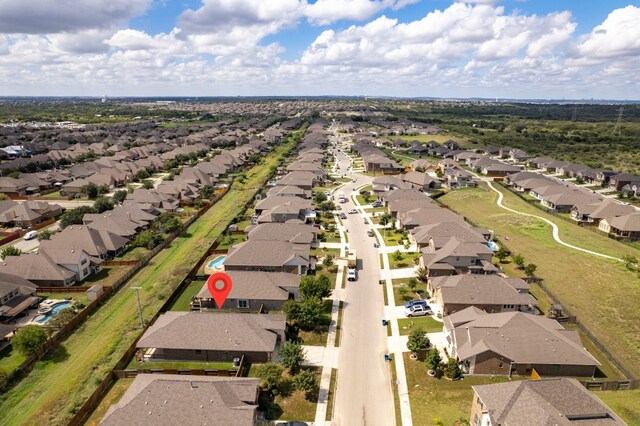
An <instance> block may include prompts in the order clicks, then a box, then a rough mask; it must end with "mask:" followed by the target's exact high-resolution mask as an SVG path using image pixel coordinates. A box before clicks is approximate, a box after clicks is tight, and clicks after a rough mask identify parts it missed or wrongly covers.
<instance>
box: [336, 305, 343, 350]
mask: <svg viewBox="0 0 640 426" xmlns="http://www.w3.org/2000/svg"><path fill="white" fill-rule="evenodd" d="M342 308H343V306H342V301H340V303H339V305H338V320H337V321H336V340H335V342H334V346H335V347H336V348H337V347H339V346H340V336H341V335H342Z"/></svg>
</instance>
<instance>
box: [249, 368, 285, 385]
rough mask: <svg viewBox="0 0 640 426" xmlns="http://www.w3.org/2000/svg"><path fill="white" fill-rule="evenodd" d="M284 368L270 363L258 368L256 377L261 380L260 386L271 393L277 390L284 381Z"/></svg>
mask: <svg viewBox="0 0 640 426" xmlns="http://www.w3.org/2000/svg"><path fill="white" fill-rule="evenodd" d="M283 371H284V368H282V366H280V365H278V364H275V363H273V362H269V363H267V364H262V365H261V366H259V367H258V368H257V371H256V376H257V377H258V378H259V379H260V384H261V386H262V388H263V389H264V390H267V391H270V390H272V389H274V388H277V387H278V385H279V384H280V380H281V379H282V372H283Z"/></svg>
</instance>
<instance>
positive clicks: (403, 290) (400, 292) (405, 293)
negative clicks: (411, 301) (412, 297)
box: [398, 285, 409, 300]
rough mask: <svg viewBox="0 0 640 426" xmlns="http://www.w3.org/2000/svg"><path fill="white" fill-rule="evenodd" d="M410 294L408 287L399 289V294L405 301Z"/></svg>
mask: <svg viewBox="0 0 640 426" xmlns="http://www.w3.org/2000/svg"><path fill="white" fill-rule="evenodd" d="M408 292H409V290H407V287H405V286H404V285H402V286H400V287H398V294H399V295H400V297H401V298H402V299H403V300H404V299H405V298H406V296H407V293H408Z"/></svg>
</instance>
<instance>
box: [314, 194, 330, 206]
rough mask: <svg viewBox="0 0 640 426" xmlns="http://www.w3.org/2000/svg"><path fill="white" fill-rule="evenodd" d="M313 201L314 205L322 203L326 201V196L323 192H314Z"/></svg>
mask: <svg viewBox="0 0 640 426" xmlns="http://www.w3.org/2000/svg"><path fill="white" fill-rule="evenodd" d="M313 201H315V202H316V204H320V203H324V202H325V201H327V194H325V193H324V192H314V193H313Z"/></svg>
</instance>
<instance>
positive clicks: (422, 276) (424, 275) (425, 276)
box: [416, 266, 429, 283]
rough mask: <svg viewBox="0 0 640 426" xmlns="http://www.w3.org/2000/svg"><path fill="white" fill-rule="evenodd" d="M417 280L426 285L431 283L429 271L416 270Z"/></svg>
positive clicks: (421, 268) (423, 269)
mask: <svg viewBox="0 0 640 426" xmlns="http://www.w3.org/2000/svg"><path fill="white" fill-rule="evenodd" d="M416 278H417V279H418V281H420V282H423V283H426V282H427V281H429V271H428V270H427V268H425V267H423V266H422V267H420V268H418V269H417V270H416Z"/></svg>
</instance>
